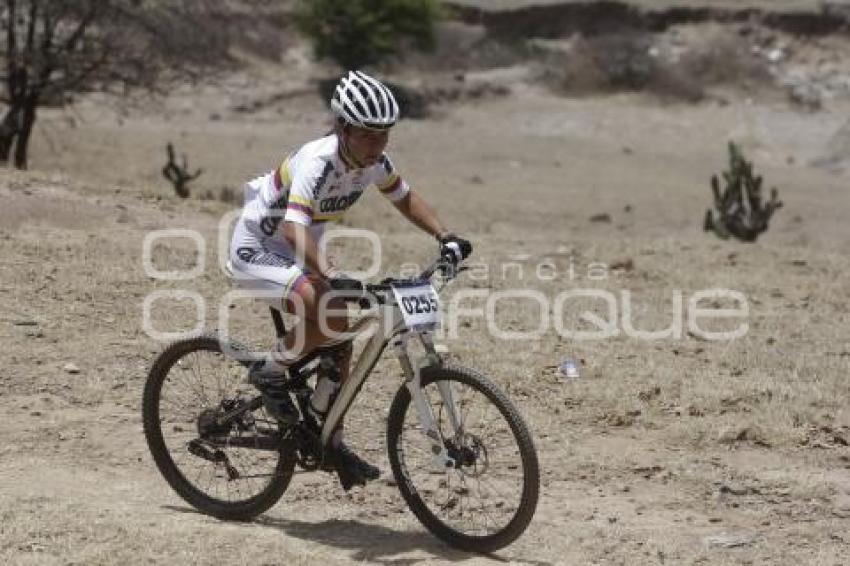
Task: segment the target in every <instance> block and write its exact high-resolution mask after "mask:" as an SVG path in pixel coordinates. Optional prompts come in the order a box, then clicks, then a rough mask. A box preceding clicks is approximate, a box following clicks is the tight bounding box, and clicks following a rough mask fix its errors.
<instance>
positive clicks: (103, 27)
mask: <svg viewBox="0 0 850 566" xmlns="http://www.w3.org/2000/svg"><path fill="white" fill-rule="evenodd" d="M3 1H5V4H4V5H3V6H2V8H0V61H2V63H0V73H2V75H0V80H2V82H3V83H4V86H5V92H3V93H2V96H0V102H3V103H5V104H6V106H7V108H6V111H5V115H4V116H3V118H2V120H0V162H3V163H8V162H9V159H10V157H12V152H13V150H14V155H13V156H14V164H15V166H16V167H18V168H21V169H25V168H26V167H27V157H28V156H27V153H28V147H29V140H30V135H31V134H32V128H33V125H34V124H35V121H36V111H37V109H38V107H39V106H41V105H42V104H43V103H44V101H46V100H49V99H56V98H64V97H65V96H66V95H67V94H68V93H74V92H85V91H90V90H107V89H110V88H112V87H114V86H116V85H121V86H123V87H125V88H126V87H135V86H145V87H154V86H155V85H157V84H158V82H159V81H160V80H161V78H162V77H163V76H164V75H168V74H169V72H180V73H185V72H188V71H192V70H195V71H197V70H198V69H200V68H202V67H203V66H204V64H205V63H209V62H211V61H219V60H224V59H225V58H226V49H227V47H226V41H223V40H222V37H223V35H222V34H221V33H217V30H216V29H215V25H213V24H212V22H213V20H214V18H213V19H209V18H207V16H208V15H210V14H213V11H212V10H213V8H212V6H213V4H214V2H213V1H212V0H0V2H3ZM3 36H5V37H3ZM3 39H5V41H3Z"/></svg>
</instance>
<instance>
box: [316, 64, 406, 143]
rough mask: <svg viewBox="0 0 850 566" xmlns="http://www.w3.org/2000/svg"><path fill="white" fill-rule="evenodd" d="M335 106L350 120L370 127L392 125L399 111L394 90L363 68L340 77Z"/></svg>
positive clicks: (332, 99)
mask: <svg viewBox="0 0 850 566" xmlns="http://www.w3.org/2000/svg"><path fill="white" fill-rule="evenodd" d="M331 110H333V113H334V114H336V115H337V116H339V117H340V118H341V119H343V120H345V121H346V122H347V123H349V124H353V125H354V126H358V127H361V128H368V129H370V130H388V129H389V128H392V127H393V126H394V125H395V123H396V121H397V120H398V115H399V111H398V103H397V102H396V100H395V97H394V96H393V93H392V91H391V90H390V89H388V88H387V87H385V86H384V85H383V84H381V82H380V81H378V80H376V79H373V78H372V77H370V76H369V75H367V74H366V73H362V72H360V71H349V73H348V76H346V77H342V79H340V81H339V84H338V85H337V86H336V90H335V91H334V95H333V98H331Z"/></svg>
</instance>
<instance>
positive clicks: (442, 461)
mask: <svg viewBox="0 0 850 566" xmlns="http://www.w3.org/2000/svg"><path fill="white" fill-rule="evenodd" d="M373 325H377V328H376V329H375V330H374V333H373V334H372V336H371V337H370V338H369V341H368V342H367V343H366V346H365V347H364V348H363V351H362V352H361V354H360V356H359V357H358V358H357V362H356V363H355V365H354V368H353V369H352V370H351V373H350V375H349V376H348V379H346V380H345V383H343V385H342V387H341V388H340V391H339V394H338V395H337V397H336V400H335V401H334V404H333V406H331V409H330V411H329V412H328V416H327V418H326V419H325V422H324V424H323V425H322V437H321V440H322V446H328V445H329V444H330V441H331V437H332V435H333V432H334V430H336V428H337V425H338V424H339V422H340V421H341V420H342V419H343V417H344V416H345V414H346V413H347V412H348V409H349V408H350V407H351V404H352V403H353V402H354V399H355V397H356V396H357V394H358V393H359V392H360V389H361V388H362V386H363V383H364V382H365V381H366V379H367V378H368V377H369V374H370V373H371V372H372V369H373V368H374V367H375V364H376V363H377V362H378V359H379V358H380V357H381V354H382V353H383V351H384V349H386V347H387V345H388V344H389V343H390V342H391V341H394V344H393V346H394V349H395V351H396V355H397V356H398V359H399V363H400V364H401V367H402V370H403V371H404V374H405V379H406V385H407V389H408V391H409V392H410V396H411V400H412V401H413V405H414V407H415V408H416V412H417V415H418V417H419V423H420V426H421V430H422V432H423V434H424V435H425V436H426V437H427V438H428V440H429V441H430V442H431V451H432V453H433V454H434V463H435V465H437V466H439V467H440V468H449V467H453V465H454V461H453V460H452V458H450V457H449V456H448V453H447V450H446V447H445V442H444V441H443V438H442V435H441V434H440V430H439V427H438V426H437V423H436V421H435V419H434V415H433V412H432V411H431V406H430V404H429V403H428V399H427V397H426V396H425V394H424V392H423V391H422V384H421V380H420V369H421V368H419V367H418V366H415V367H414V364H413V363H412V362H411V360H410V356H409V354H408V352H407V341H408V340H409V339H410V337H411V335H413V334H418V335H419V337H420V339H421V340H422V344H423V346H424V347H425V349H426V352H427V354H428V358H429V360H430V361H431V362H437V363H439V361H440V358H439V356H438V355H437V354H436V353H435V351H434V346H433V343H432V342H431V340H430V337H429V336H427V335H425V334H423V333H413V332H410V331H408V329H407V327H406V326H405V324H404V319H403V317H402V314H401V311H399V309H398V306H397V305H396V304H395V301H393V300H391V297H390V296H388V297H387V303H386V304H384V305H381V306H380V307H379V310H378V314H377V315H375V316H371V317H365V318H363V319H361V320H360V321H358V322H357V323H356V324H355V325H354V327H353V328H352V330H351V331H350V333H351V334H358V333H362V332H364V331H365V328H366V327H367V326H373ZM437 387H438V390H439V391H440V395H441V397H442V400H443V404H444V407H446V409H447V411H448V413H449V420H450V422H451V425H452V428H453V430H454V432H455V433H456V432H458V431H459V430H460V427H461V424H462V423H461V422H460V419H459V418H458V414H457V408H456V407H455V404H454V397H453V395H452V391H451V387H450V386H449V384H448V383H447V382H438V383H437Z"/></svg>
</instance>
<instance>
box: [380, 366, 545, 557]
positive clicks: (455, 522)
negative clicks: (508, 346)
mask: <svg viewBox="0 0 850 566" xmlns="http://www.w3.org/2000/svg"><path fill="white" fill-rule="evenodd" d="M421 385H422V392H423V394H424V396H425V399H426V400H427V402H428V405H429V406H430V409H431V413H432V414H433V417H434V420H435V422H436V424H437V427H438V430H439V434H440V442H441V443H442V445H443V446H445V448H446V450H447V452H448V454H449V456H450V457H451V458H452V459H453V460H454V462H455V465H454V466H453V467H451V468H446V467H445V466H444V465H441V464H440V463H439V462H438V460H437V458H436V457H435V455H434V448H435V447H434V444H433V442H432V440H431V439H430V438H429V437H427V436H426V435H425V434H423V432H422V428H421V425H420V422H419V415H418V412H417V411H416V409H415V407H414V405H413V404H411V395H410V391H409V390H408V388H407V387H406V386H403V387H402V388H401V389H399V391H398V393H397V394H396V396H395V399H394V400H393V404H392V407H391V408H390V415H389V421H388V423H387V449H388V451H389V460H390V465H391V466H392V470H393V475H394V476H395V478H396V481H397V482H398V487H399V490H400V491H401V494H402V496H403V497H404V499H405V501H406V502H407V504H408V506H409V507H410V510H411V511H412V512H413V514H414V515H416V517H417V519H419V521H420V522H421V523H422V524H423V525H425V527H426V528H427V529H428V530H429V531H431V532H432V533H433V534H435V535H436V536H437V537H439V538H440V539H442V540H444V541H445V542H447V543H448V544H450V545H451V546H454V547H456V548H460V549H463V550H469V551H473V552H493V551H495V550H498V549H499V548H502V547H504V546H507V545H508V544H510V543H511V542H513V541H514V540H516V538H517V537H519V536H520V535H521V534H522V533H523V532H524V531H525V529H526V527H528V524H529V523H530V522H531V519H532V517H533V516H534V511H535V509H536V508H537V497H538V492H539V485H540V472H539V468H538V463H537V453H536V451H535V449H534V443H533V441H532V439H531V434H530V432H529V430H528V427H527V425H526V424H525V422H524V421H523V419H522V416H521V415H520V413H519V411H518V410H517V409H516V407H514V405H513V404H512V403H511V402H510V400H509V399H508V398H507V397H506V396H505V394H504V393H502V392H501V391H500V390H499V389H498V388H497V387H496V385H495V384H493V383H492V382H491V381H490V380H489V379H487V378H486V377H484V376H483V375H481V374H480V373H478V372H476V371H474V370H471V369H466V368H461V367H456V366H432V367H427V368H423V369H422V373H421ZM447 391H450V393H449V394H448V395H447ZM451 405H453V406H454V407H452V406H451ZM452 412H453V413H454V418H452V414H451V413H452ZM453 422H454V424H453Z"/></svg>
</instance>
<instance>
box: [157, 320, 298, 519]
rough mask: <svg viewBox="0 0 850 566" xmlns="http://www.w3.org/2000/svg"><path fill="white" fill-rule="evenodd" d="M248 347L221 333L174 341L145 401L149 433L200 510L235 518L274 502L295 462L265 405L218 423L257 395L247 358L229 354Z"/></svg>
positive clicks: (171, 478)
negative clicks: (226, 344)
mask: <svg viewBox="0 0 850 566" xmlns="http://www.w3.org/2000/svg"><path fill="white" fill-rule="evenodd" d="M240 349H241V348H240V347H239V346H236V345H231V347H230V348H225V349H224V351H223V349H222V344H221V342H220V341H219V339H218V337H217V336H199V337H194V338H189V339H186V340H180V341H178V342H175V343H173V344H171V345H170V346H168V347H167V348H166V349H165V350H164V351H163V352H162V353H161V354H160V355H159V357H158V358H157V359H156V361H155V362H154V364H153V366H152V368H151V370H150V372H149V374H148V378H147V382H146V384H145V391H144V398H143V401H142V413H143V421H144V430H145V438H146V439H147V442H148V447H149V448H150V451H151V454H152V455H153V459H154V461H155V462H156V465H157V467H158V468H159V471H160V472H161V473H162V475H163V477H165V479H166V481H167V482H168V483H169V485H171V487H172V488H173V489H174V491H176V492H177V494H178V495H180V497H182V498H183V499H184V500H186V501H187V502H188V503H190V504H191V505H192V506H194V507H195V508H197V509H198V510H199V511H202V512H203V513H207V514H209V515H213V516H215V517H218V518H220V519H228V520H248V519H251V518H253V517H255V516H257V515H259V514H260V513H263V512H264V511H267V510H268V509H269V508H271V507H272V506H273V505H274V504H275V503H276V502H277V501H278V500H279V499H280V497H281V496H282V495H283V493H284V492H285V491H286V488H287V487H288V486H289V481H290V479H291V478H292V473H293V469H294V466H295V456H294V449H293V447H292V445H291V443H289V442H287V441H284V440H282V438H281V434H280V430H279V429H278V423H277V422H276V421H275V420H274V419H273V418H270V417H269V416H267V415H266V414H265V411H264V409H263V408H262V406H259V407H258V408H256V409H252V410H247V411H245V412H244V413H242V414H241V415H240V416H239V417H237V418H235V419H233V421H232V422H230V423H228V424H226V425H218V424H216V418H217V417H220V416H221V415H223V414H224V413H225V412H228V411H233V410H236V409H238V408H240V407H244V406H245V404H249V403H251V401H252V399H254V398H256V393H255V392H254V391H253V388H252V386H251V385H249V384H247V383H246V382H245V376H246V374H247V369H246V367H245V366H246V363H247V362H242V361H239V360H237V359H234V358H233V357H231V356H228V355H225V352H229V353H233V352H236V351H239V350H240ZM255 404H256V403H255ZM251 406H252V407H253V405H251Z"/></svg>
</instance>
